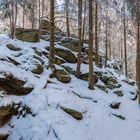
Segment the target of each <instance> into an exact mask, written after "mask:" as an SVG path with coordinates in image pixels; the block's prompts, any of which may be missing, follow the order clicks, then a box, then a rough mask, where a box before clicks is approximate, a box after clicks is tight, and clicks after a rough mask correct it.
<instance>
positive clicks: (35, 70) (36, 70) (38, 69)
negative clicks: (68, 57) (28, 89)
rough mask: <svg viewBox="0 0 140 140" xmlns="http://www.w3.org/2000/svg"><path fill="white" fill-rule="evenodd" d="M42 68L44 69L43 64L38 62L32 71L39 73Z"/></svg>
mask: <svg viewBox="0 0 140 140" xmlns="http://www.w3.org/2000/svg"><path fill="white" fill-rule="evenodd" d="M43 70H44V68H43V66H42V65H40V64H37V65H36V67H35V68H34V69H33V70H32V73H34V74H41V73H42V72H43Z"/></svg>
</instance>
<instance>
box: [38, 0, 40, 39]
mask: <svg viewBox="0 0 140 140" xmlns="http://www.w3.org/2000/svg"><path fill="white" fill-rule="evenodd" d="M38 7H39V8H38V12H39V14H38V15H39V16H38V18H39V19H38V20H39V30H38V32H39V36H38V40H39V41H40V35H41V28H40V24H41V0H38Z"/></svg>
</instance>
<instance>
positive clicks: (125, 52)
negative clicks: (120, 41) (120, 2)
mask: <svg viewBox="0 0 140 140" xmlns="http://www.w3.org/2000/svg"><path fill="white" fill-rule="evenodd" d="M123 26H124V61H125V76H126V77H127V74H128V73H127V43H126V42H127V40H126V18H125V2H124V19H123Z"/></svg>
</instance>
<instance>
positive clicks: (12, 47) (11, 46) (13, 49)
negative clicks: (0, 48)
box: [6, 44, 21, 51]
mask: <svg viewBox="0 0 140 140" xmlns="http://www.w3.org/2000/svg"><path fill="white" fill-rule="evenodd" d="M6 46H7V48H8V49H9V50H11V51H20V50H21V49H20V48H17V47H16V46H14V45H13V44H7V45H6Z"/></svg>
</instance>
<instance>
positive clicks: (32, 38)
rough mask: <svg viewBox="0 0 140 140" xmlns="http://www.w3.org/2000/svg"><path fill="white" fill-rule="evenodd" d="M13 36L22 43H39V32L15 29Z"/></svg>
mask: <svg viewBox="0 0 140 140" xmlns="http://www.w3.org/2000/svg"><path fill="white" fill-rule="evenodd" d="M15 36H16V38H17V39H19V40H22V41H27V42H35V43H36V42H38V41H39V31H38V30H35V29H23V28H16V30H15Z"/></svg>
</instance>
